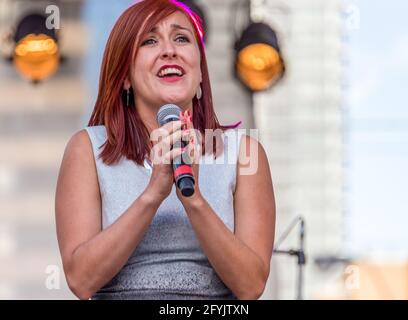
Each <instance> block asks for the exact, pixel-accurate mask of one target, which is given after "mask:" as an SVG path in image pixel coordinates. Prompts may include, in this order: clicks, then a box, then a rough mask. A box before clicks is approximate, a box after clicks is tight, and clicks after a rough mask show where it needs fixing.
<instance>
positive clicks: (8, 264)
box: [0, 0, 89, 299]
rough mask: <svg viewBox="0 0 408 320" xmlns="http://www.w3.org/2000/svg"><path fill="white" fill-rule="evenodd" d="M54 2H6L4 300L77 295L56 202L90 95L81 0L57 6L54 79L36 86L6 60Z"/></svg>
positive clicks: (0, 144)
mask: <svg viewBox="0 0 408 320" xmlns="http://www.w3.org/2000/svg"><path fill="white" fill-rule="evenodd" d="M48 4H52V1H51V2H50V1H47V2H44V1H25V0H0V39H1V44H0V46H1V54H2V58H3V59H2V60H1V61H0V149H1V151H0V152H1V157H0V299H60V298H72V297H73V295H71V294H70V292H69V290H68V288H67V286H66V283H65V279H64V274H63V271H62V265H61V258H60V255H59V250H58V244H57V240H56V231H55V219H54V196H55V187H56V181H57V176H58V170H59V166H60V164H61V159H62V155H63V152H64V148H65V145H66V143H67V141H68V139H69V138H70V137H71V136H72V134H73V132H75V131H77V130H78V129H79V128H80V126H81V124H80V119H81V116H82V114H83V113H84V111H85V107H86V99H87V96H88V94H89V93H88V90H87V86H86V82H85V81H84V80H82V76H81V69H82V66H83V57H84V54H85V52H86V50H87V42H88V39H87V30H86V27H85V24H84V21H82V20H81V19H80V18H81V15H80V13H81V8H82V5H83V1H81V0H75V1H60V2H59V7H60V14H61V30H60V31H61V33H60V46H61V51H62V53H63V55H64V56H66V57H67V59H66V61H65V62H64V63H63V64H61V65H60V68H59V70H58V72H57V73H56V74H55V75H54V76H53V77H52V78H51V79H49V80H47V81H45V82H44V83H42V84H39V85H36V86H35V85H32V84H31V83H29V82H27V81H25V80H24V79H22V77H21V76H20V75H19V74H18V73H17V72H16V70H15V68H14V66H13V65H12V64H10V63H8V62H6V61H5V59H4V57H5V55H6V54H9V53H10V51H9V50H10V49H11V47H10V44H9V43H8V42H7V41H6V40H7V39H6V37H7V35H8V34H9V33H10V32H11V31H12V28H13V27H14V26H15V24H16V21H17V20H18V19H19V18H20V17H21V16H22V15H23V14H24V13H26V12H30V11H31V10H32V9H35V10H40V12H41V11H42V13H45V12H44V10H45V9H44V8H45V7H46V5H48ZM50 276H51V277H50ZM58 279H59V281H58ZM57 287H59V288H60V289H58V288H57Z"/></svg>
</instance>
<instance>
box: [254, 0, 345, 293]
mask: <svg viewBox="0 0 408 320" xmlns="http://www.w3.org/2000/svg"><path fill="white" fill-rule="evenodd" d="M264 10H265V12H264V16H265V18H266V20H267V21H268V22H269V23H270V25H271V26H273V27H274V28H275V30H276V31H277V32H278V34H279V35H280V40H281V46H282V50H283V56H284V58H285V60H286V64H287V73H286V75H285V77H284V79H283V80H282V81H281V82H280V83H278V85H277V86H276V87H274V88H272V90H270V91H268V92H265V93H260V94H257V95H255V97H254V114H255V122H256V124H257V127H258V128H259V132H260V140H261V142H262V143H263V145H264V147H265V149H266V150H267V154H268V157H269V161H270V166H271V171H272V175H273V179H274V187H275V195H276V203H277V229H276V230H277V238H278V237H279V235H280V234H282V232H283V231H284V230H285V228H286V226H288V225H289V223H290V222H291V221H292V220H293V218H295V217H296V216H297V215H301V216H303V217H304V219H305V221H306V238H305V239H306V254H307V258H308V260H307V264H306V268H305V274H304V280H305V281H304V284H305V287H304V297H305V298H307V299H313V298H326V297H327V298H328V297H333V296H337V297H338V296H339V295H342V294H343V290H342V288H341V283H342V281H341V279H339V276H340V277H341V275H342V272H341V270H342V269H341V268H344V266H340V269H339V267H337V268H334V269H331V271H326V272H323V271H322V270H320V269H319V268H317V266H316V265H315V264H314V259H315V258H316V257H318V256H320V255H325V254H331V255H337V254H338V255H341V254H342V246H343V237H342V235H343V209H344V208H343V186H344V181H343V111H342V95H343V80H342V72H343V59H342V47H343V46H342V42H343V31H344V30H343V21H342V5H341V1H340V0H331V1H327V0H313V1H296V0H292V1H285V2H282V1H274V0H269V1H266V2H265V8H264ZM297 239H298V232H297V231H296V229H295V230H294V231H293V232H292V233H291V235H290V237H289V238H288V239H287V240H286V241H285V242H284V243H282V248H297V246H298V240H297ZM296 263H297V262H296V258H295V257H285V256H281V255H275V256H274V258H273V264H272V269H274V270H273V272H274V275H275V278H274V279H271V280H273V281H270V284H271V285H270V287H269V289H270V296H268V292H265V295H264V296H265V298H269V297H275V298H280V299H293V298H295V297H296V275H297V269H296V267H297V266H296ZM339 285H340V289H339V287H338V286H339Z"/></svg>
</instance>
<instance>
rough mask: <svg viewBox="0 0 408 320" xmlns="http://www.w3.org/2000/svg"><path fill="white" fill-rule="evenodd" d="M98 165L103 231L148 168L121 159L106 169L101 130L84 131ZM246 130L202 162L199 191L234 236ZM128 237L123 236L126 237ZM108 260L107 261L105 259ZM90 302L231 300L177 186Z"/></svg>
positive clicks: (232, 134)
mask: <svg viewBox="0 0 408 320" xmlns="http://www.w3.org/2000/svg"><path fill="white" fill-rule="evenodd" d="M86 130H87V132H88V134H89V137H90V140H91V142H92V148H93V153H94V158H95V163H96V169H97V174H98V180H99V187H100V193H101V199H102V226H103V228H104V229H105V228H107V227H108V226H109V225H111V224H112V223H113V222H114V221H115V220H116V219H118V218H119V217H120V216H121V214H123V213H124V212H125V211H126V210H127V208H129V207H130V205H131V204H132V203H133V202H134V201H135V200H136V199H137V198H138V197H139V195H140V194H141V193H142V192H143V191H144V190H145V188H146V186H147V184H148V182H149V180H150V174H151V168H150V166H149V164H148V162H146V161H145V163H144V166H140V165H137V164H136V163H134V162H133V161H130V160H128V159H125V158H122V159H121V160H120V162H119V163H117V164H115V165H110V166H108V165H106V164H104V163H103V162H102V159H100V158H99V154H100V152H101V151H102V148H100V147H101V146H102V145H103V143H104V142H105V141H106V137H107V136H106V129H105V127H104V126H94V127H87V128H86ZM243 133H245V132H244V130H237V129H229V130H227V131H225V133H224V153H223V154H222V155H221V156H219V157H217V159H216V160H214V159H213V157H212V156H210V155H205V156H203V157H202V158H201V161H200V164H199V165H200V170H199V185H200V190H201V193H202V194H203V196H204V197H205V199H206V200H207V202H208V203H209V204H210V206H211V207H212V209H213V210H214V212H216V214H217V215H218V216H219V217H220V218H221V220H222V221H223V222H224V223H225V225H226V226H227V227H228V228H229V229H230V230H231V231H234V208H233V194H234V192H235V183H236V164H237V161H236V160H237V156H238V153H237V152H238V148H239V141H240V137H241V135H242V134H243ZM124 236H126V235H124ZM107 258H108V257H107ZM92 298H93V299H234V298H235V297H234V295H233V294H232V292H231V290H230V289H229V288H227V287H226V286H225V285H224V283H223V282H222V281H221V279H220V278H219V277H218V275H217V274H216V273H215V271H214V269H213V268H212V266H211V265H210V263H209V261H208V258H207V257H206V255H205V254H204V252H203V251H202V249H201V247H200V243H199V241H198V239H197V237H196V235H195V233H194V230H193V228H192V226H191V224H190V221H189V219H188V217H187V214H186V212H185V210H184V207H183V206H182V204H181V202H180V201H179V199H178V198H177V195H176V190H175V186H173V189H172V191H171V193H170V195H169V196H168V197H167V198H166V199H165V200H164V201H163V202H162V204H161V205H160V207H159V209H158V210H157V212H156V215H155V216H154V218H153V220H152V223H151V225H150V226H149V229H148V230H147V231H146V234H145V236H144V238H143V239H142V241H141V242H140V243H139V245H138V246H137V247H136V248H135V250H134V252H133V254H132V255H131V256H130V258H129V260H128V261H127V263H126V264H125V266H124V267H123V268H122V269H121V270H120V272H119V273H118V274H117V275H116V276H115V277H114V278H113V279H112V280H111V281H109V282H108V283H107V284H106V285H105V286H104V287H103V288H101V289H100V290H99V291H98V292H97V293H96V294H94V295H93V297H92Z"/></svg>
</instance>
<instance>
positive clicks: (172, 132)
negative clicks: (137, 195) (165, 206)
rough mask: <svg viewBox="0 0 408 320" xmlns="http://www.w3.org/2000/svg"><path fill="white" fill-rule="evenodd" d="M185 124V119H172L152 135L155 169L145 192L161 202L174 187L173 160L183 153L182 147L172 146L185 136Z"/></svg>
mask: <svg viewBox="0 0 408 320" xmlns="http://www.w3.org/2000/svg"><path fill="white" fill-rule="evenodd" d="M184 125H185V120H184V121H183V120H179V121H172V122H169V123H167V124H165V125H163V126H161V127H160V128H158V129H156V130H154V131H153V132H152V133H151V135H150V139H151V141H152V143H153V147H152V150H151V152H150V160H151V162H152V165H153V169H152V174H151V176H150V181H149V184H148V186H147V187H146V189H145V193H147V194H149V195H150V196H151V198H152V199H155V201H159V202H160V203H161V202H162V201H163V200H164V199H166V198H167V197H168V195H169V194H170V192H171V189H172V187H173V183H174V178H173V167H172V160H173V159H174V158H176V157H177V156H180V155H181V154H182V149H181V148H176V147H174V148H173V149H172V147H173V144H174V143H175V142H177V141H180V140H181V139H182V138H183V131H182V130H181V129H182V127H183V126H184Z"/></svg>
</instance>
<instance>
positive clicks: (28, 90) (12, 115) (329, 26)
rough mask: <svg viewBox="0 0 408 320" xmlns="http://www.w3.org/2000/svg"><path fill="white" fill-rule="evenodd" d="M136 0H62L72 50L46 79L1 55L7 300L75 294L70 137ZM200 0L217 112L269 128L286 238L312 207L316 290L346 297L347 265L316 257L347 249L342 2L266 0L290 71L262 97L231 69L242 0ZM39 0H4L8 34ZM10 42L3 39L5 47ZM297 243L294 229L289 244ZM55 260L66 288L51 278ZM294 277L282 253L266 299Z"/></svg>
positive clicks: (0, 289)
mask: <svg viewBox="0 0 408 320" xmlns="http://www.w3.org/2000/svg"><path fill="white" fill-rule="evenodd" d="M131 2H132V1H130V0H121V1H117V0H115V1H109V2H108V1H104V2H103V4H102V2H101V1H96V0H87V1H81V0H75V1H60V2H59V3H60V6H61V7H60V9H61V11H60V12H61V19H62V22H61V51H62V52H63V53H64V55H65V56H66V57H67V59H66V62H65V63H64V64H62V65H61V66H60V69H59V71H58V73H57V74H56V75H55V76H54V77H53V78H52V79H50V80H49V81H46V82H44V83H42V84H41V85H38V86H33V85H32V84H30V83H27V82H25V81H24V80H23V79H22V78H21V77H20V76H19V75H18V74H17V73H16V71H15V69H14V68H13V66H12V65H11V64H8V63H6V62H5V61H4V60H3V61H1V62H0V97H1V98H0V147H1V158H0V298H8V299H10V298H11V299H13V298H14V299H21V298H27V299H31V298H36V299H38V298H39V299H46V298H52V299H58V298H73V295H72V294H71V293H70V292H69V290H68V288H67V286H66V283H65V279H64V275H63V271H62V266H61V261H60V255H59V251H58V246H57V241H56V234H55V220H54V195H55V186H56V181H57V174H58V169H59V165H60V163H61V159H62V155H63V151H64V148H65V145H66V143H67V141H68V139H69V137H70V136H71V135H72V134H73V133H74V132H75V131H77V130H78V129H80V128H82V127H83V126H84V125H86V122H87V119H88V116H89V114H90V111H91V110H92V108H93V102H94V100H95V97H96V88H97V82H98V79H99V68H100V62H101V57H102V53H103V48H104V45H105V43H106V39H107V36H108V33H109V31H110V28H111V26H112V24H113V22H114V21H115V19H116V17H117V15H119V14H120V12H121V11H123V10H124V9H125V8H126V7H127V6H128V5H129V4H130V3H131ZM197 2H198V3H200V4H201V5H202V6H203V8H204V9H206V11H207V19H208V24H209V30H210V32H209V37H208V43H207V59H208V64H209V69H210V77H211V81H212V89H213V94H214V104H215V109H216V112H217V115H218V116H219V119H220V121H221V123H224V124H225V123H233V122H236V121H237V120H243V124H242V126H241V127H242V128H247V129H250V128H259V133H260V135H259V138H260V140H261V142H262V144H263V146H264V147H265V149H266V151H267V154H268V158H269V162H270V166H271V171H272V175H273V179H274V187H275V195H276V203H277V227H276V231H277V234H276V239H277V238H279V235H280V234H282V232H283V231H284V229H285V228H286V226H287V225H288V224H289V223H290V222H291V221H292V220H293V219H294V218H295V217H296V216H297V215H302V216H303V217H304V218H305V220H306V228H307V234H306V250H307V255H308V262H307V266H306V270H305V297H306V298H325V297H332V296H337V297H338V296H339V294H342V292H343V291H342V290H343V287H342V285H341V284H342V283H343V282H342V279H341V275H342V270H343V269H342V268H343V266H341V267H338V268H335V269H331V271H327V272H324V271H321V270H320V269H318V268H317V267H316V266H315V264H314V262H313V259H314V258H315V257H316V256H318V255H321V254H326V253H330V254H333V253H334V254H337V253H339V254H340V253H342V252H341V249H342V244H343V243H342V232H343V230H342V224H343V201H342V196H343V185H344V183H343V176H342V165H343V163H342V162H343V144H342V143H343V141H342V139H343V138H342V137H343V131H342V130H343V129H342V126H343V118H342V109H341V105H342V93H343V92H342V69H343V66H342V18H341V1H340V0H330V1H327V0H310V1H309V0H308V1H303V0H291V1H284V2H283V1H274V0H268V1H266V2H265V8H264V15H265V19H266V20H267V22H269V23H270V24H271V26H273V28H274V29H275V30H276V31H277V32H278V35H279V37H280V41H281V46H282V50H283V55H284V57H285V61H286V64H287V73H286V75H285V78H284V79H283V80H282V81H281V82H280V83H278V85H277V86H275V87H274V88H272V90H270V91H268V92H265V93H260V94H257V95H255V96H254V97H251V96H250V95H249V94H248V93H247V92H245V91H244V90H243V89H242V87H241V85H240V84H239V83H238V82H237V81H236V80H235V79H234V76H233V73H232V64H233V54H234V52H233V41H234V37H233V27H232V26H231V23H230V15H231V6H232V4H233V3H234V1H233V0H223V1H218V0H207V1H203V0H202V1H197ZM32 3H33V2H32V1H24V0H0V9H1V10H0V38H2V39H3V38H4V36H5V35H6V34H7V32H8V31H9V27H10V25H11V24H12V22H13V21H14V20H15V19H16V17H17V16H18V15H19V14H21V12H22V11H24V10H26V9H27V6H30V5H31V4H32ZM36 3H37V5H38V4H39V2H37V1H36ZM7 49H8V48H7V47H6V46H2V50H1V51H2V53H3V51H4V52H6V51H7ZM296 246H297V232H296V230H294V232H292V233H291V235H290V237H289V238H288V239H287V240H286V241H285V242H284V243H283V244H282V249H285V248H296ZM54 266H55V268H56V269H55V268H54ZM55 270H59V272H60V289H59V290H54V289H48V288H47V283H48V282H47V281H48V280H47V279H49V278H48V277H49V275H51V274H52V273H53V272H54V273H55ZM339 276H340V278H339ZM339 283H340V286H339V287H337V285H338V284H339ZM295 284H296V259H295V258H294V257H286V256H279V255H275V256H274V257H273V263H272V269H271V276H270V279H269V282H268V286H267V288H266V290H265V293H264V295H263V298H264V299H274V298H280V299H293V298H295V297H296V286H295ZM333 288H334V289H333Z"/></svg>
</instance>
